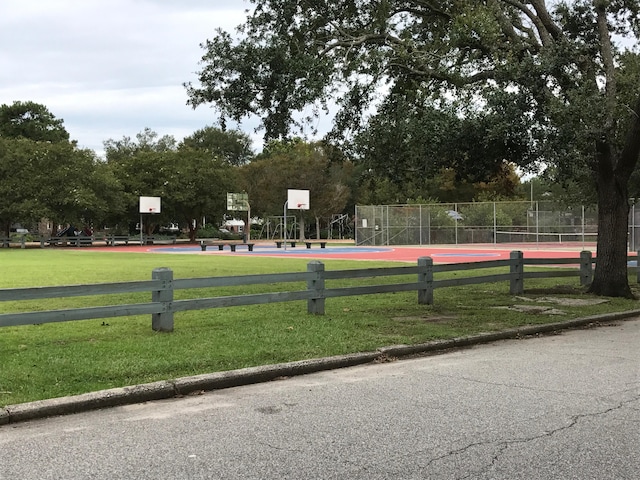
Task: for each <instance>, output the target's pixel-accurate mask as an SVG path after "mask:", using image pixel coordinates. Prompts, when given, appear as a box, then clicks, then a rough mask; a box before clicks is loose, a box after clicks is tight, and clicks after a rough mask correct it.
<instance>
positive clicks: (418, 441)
mask: <svg viewBox="0 0 640 480" xmlns="http://www.w3.org/2000/svg"><path fill="white" fill-rule="evenodd" d="M432 478H433V479H554V480H557V479H580V480H585V479H616V480H621V479H638V478H640V320H638V319H634V320H629V321H624V322H619V323H618V324H616V325H614V326H604V327H600V328H596V329H585V330H575V331H568V332H565V333H563V334H561V335H553V336H546V337H539V338H530V339H524V340H512V341H502V342H496V343H493V344H488V345H481V346H477V347H474V348H470V349H465V350H459V351H455V352H450V353H446V354H443V355H437V356H430V357H422V358H414V359H407V360H399V361H392V362H389V363H381V364H375V365H364V366H359V367H351V368H345V369H340V370H333V371H327V372H322V373H316V374H310V375H306V376H301V377H295V378H289V379H282V380H278V381H273V382H269V383H264V384H256V385H250V386H244V387H236V388H230V389H226V390H219V391H215V392H209V393H204V394H202V395H194V396H188V397H184V398H178V399H171V400H162V401H157V402H149V403H145V404H140V405H129V406H123V407H116V408H111V409H106V410H100V411H93V412H87V413H81V414H77V415H71V416H65V417H56V418H49V419H44V420H35V421H30V422H24V423H17V424H9V425H4V426H0V479H2V480H9V479H11V480H14V479H20V480H28V479H38V480H43V479H65V480H74V479H83V480H85V479H367V480H371V479H432Z"/></svg>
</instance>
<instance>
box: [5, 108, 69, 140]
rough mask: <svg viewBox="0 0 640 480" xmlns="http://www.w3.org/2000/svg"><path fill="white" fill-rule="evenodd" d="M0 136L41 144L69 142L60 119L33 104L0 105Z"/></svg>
mask: <svg viewBox="0 0 640 480" xmlns="http://www.w3.org/2000/svg"><path fill="white" fill-rule="evenodd" d="M0 136H2V137H8V138H28V139H29V140H33V141H41V142H67V141H69V133H68V132H67V131H66V129H65V128H64V125H63V121H62V119H59V118H56V117H55V116H54V115H53V114H52V113H51V112H50V111H49V110H48V109H47V107H45V106H44V105H41V104H39V103H35V102H13V104H11V105H4V104H3V105H0Z"/></svg>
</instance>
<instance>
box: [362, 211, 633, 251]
mask: <svg viewBox="0 0 640 480" xmlns="http://www.w3.org/2000/svg"><path fill="white" fill-rule="evenodd" d="M638 210H639V211H638V215H639V218H638V220H640V209H638ZM630 217H631V220H633V219H635V218H636V216H635V208H632V214H631V215H630ZM637 223H638V222H635V223H633V222H630V225H631V226H632V227H631V228H630V234H631V236H632V237H634V234H635V233H640V231H639V232H635V230H636V228H635V225H636V224H637ZM355 224H356V228H355V230H356V244H357V245H442V244H469V243H485V244H498V243H500V244H503V243H525V242H536V243H559V244H576V243H582V244H587V243H593V242H595V241H596V238H597V232H598V229H597V211H596V210H595V208H588V207H583V206H579V207H575V208H559V207H558V206H557V204H554V203H552V202H474V203H448V204H447V203H438V204H427V205H367V206H360V205H359V206H356V222H355ZM639 228H640V227H639ZM638 242H639V243H640V238H638ZM632 244H634V245H635V241H633V243H632Z"/></svg>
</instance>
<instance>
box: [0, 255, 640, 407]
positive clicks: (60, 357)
mask: <svg viewBox="0 0 640 480" xmlns="http://www.w3.org/2000/svg"><path fill="white" fill-rule="evenodd" d="M319 259H320V260H322V261H323V263H325V268H326V269H327V270H342V269H354V268H357V269H361V268H373V267H391V266H394V265H407V264H406V263H404V264H399V263H398V264H393V263H389V262H368V261H342V260H323V259H322V257H321V256H319ZM308 261H309V260H306V259H287V258H266V257H258V256H255V257H253V256H252V257H249V256H240V255H238V256H221V255H167V254H136V253H117V252H116V253H113V252H100V251H99V250H97V249H85V250H71V249H69V250H48V249H47V250H40V249H37V250H35V249H34V250H18V249H6V250H5V249H0V269H2V275H0V288H17V287H32V286H45V285H77V284H88V283H108V282H121V281H130V280H147V279H150V278H151V272H152V270H153V269H154V268H158V267H169V268H171V269H172V270H173V272H174V278H195V277H210V276H226V275H247V274H261V273H265V274H266V273H275V272H302V271H306V266H307V263H308ZM498 272H504V270H498V269H491V270H484V269H483V270H478V271H475V272H451V273H448V274H443V275H442V276H438V277H437V278H446V277H453V276H462V275H473V274H476V275H487V274H491V273H498ZM415 280H416V279H415V277H414V276H408V277H388V278H362V279H354V280H342V281H327V288H331V287H334V286H336V287H337V286H349V285H364V284H377V283H397V282H399V281H405V282H414V281H415ZM558 285H562V286H563V289H566V288H567V287H569V289H570V291H571V290H573V291H575V292H579V291H580V287H579V282H578V277H577V276H576V277H575V279H574V278H562V279H548V280H527V281H526V282H525V295H526V291H527V290H528V289H534V288H535V289H542V290H543V291H544V289H550V291H553V290H557V288H555V287H556V286H558ZM304 288H305V285H304V284H303V283H283V284H276V283H274V284H267V285H254V286H244V287H227V288H216V289H199V290H185V291H182V290H178V291H176V298H195V297H199V296H202V297H212V296H220V295H235V294H249V293H259V292H275V291H287V290H302V289H304ZM560 296H567V295H566V294H563V295H560ZM569 296H571V295H569ZM573 296H579V294H574V295H573ZM149 300H150V295H149V294H146V293H137V294H129V295H114V296H108V295H105V296H98V297H76V298H67V299H55V300H51V301H39V302H33V301H25V302H3V303H0V311H1V312H2V313H6V312H10V311H29V310H34V309H38V310H49V309H60V308H74V307H84V306H94V305H109V304H118V303H137V302H147V301H149ZM513 303H514V298H513V296H512V295H510V294H509V285H508V282H501V283H496V284H481V285H473V286H466V287H455V288H446V289H440V290H436V291H435V305H432V306H427V305H418V303H417V294H416V293H415V292H407V293H395V294H376V295H363V296H357V297H340V298H329V299H327V301H326V314H325V315H324V316H315V315H309V314H308V313H307V306H306V302H288V303H275V304H267V305H257V306H248V307H234V308H220V309H210V310H199V311H190V312H182V313H179V314H176V316H175V331H174V332H172V333H157V332H154V331H152V329H151V318H150V316H148V315H147V316H135V317H122V318H109V319H104V320H86V321H72V322H64V323H51V324H41V325H28V326H22V327H2V328H0V365H2V368H1V369H0V405H9V404H15V403H22V402H27V401H32V400H40V399H45V398H53V397H59V396H65V395H73V394H79V393H84V392H89V391H95V390H100V389H105V388H112V387H120V386H126V385H134V384H139V383H146V382H152V381H156V380H163V379H171V378H177V377H182V376H188V375H196V374H201V373H208V372H215V371H223V370H231V369H236V368H243V367H249V366H257V365H266V364H273V363H280V362H287V361H294V360H302V359H309V358H318V357H324V356H331V355H338V354H345V353H353V352H361V351H371V350H375V349H376V348H378V347H381V346H386V345H394V344H415V343H422V342H427V341H429V340H434V339H446V338H453V337H459V336H464V335H471V334H474V333H478V332H486V331H497V330H502V329H505V328H511V327H515V326H521V325H527V324H535V323H549V322H556V321H558V320H559V318H562V319H568V318H576V317H579V316H584V315H592V314H598V313H606V312H612V311H623V310H630V309H633V308H637V305H636V302H634V301H630V300H624V299H610V300H609V301H608V302H607V303H604V304H601V305H595V306H587V307H562V310H564V311H565V312H566V315H564V316H562V317H557V316H553V315H536V314H530V313H520V312H513V311H509V310H503V309H499V310H498V309H495V308H493V307H501V306H508V305H512V304H513Z"/></svg>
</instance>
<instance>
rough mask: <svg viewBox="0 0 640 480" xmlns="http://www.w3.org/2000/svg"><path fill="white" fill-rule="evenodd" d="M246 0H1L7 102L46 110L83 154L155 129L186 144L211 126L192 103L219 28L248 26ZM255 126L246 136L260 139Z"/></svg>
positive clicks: (0, 68)
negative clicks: (209, 42) (208, 43)
mask: <svg viewBox="0 0 640 480" xmlns="http://www.w3.org/2000/svg"><path fill="white" fill-rule="evenodd" d="M248 7H250V4H249V3H248V2H246V1H244V0H21V1H17V0H16V1H11V0H0V104H12V103H13V102H14V101H17V100H20V101H34V102H36V103H41V104H43V105H45V106H46V107H47V108H48V109H49V110H50V111H51V113H53V114H54V115H55V116H56V117H57V118H61V119H63V120H64V125H65V127H66V129H67V131H68V132H69V134H70V135H71V138H72V139H75V140H77V141H78V144H79V146H80V147H86V148H91V149H92V150H95V151H96V152H98V153H101V152H102V150H103V145H102V142H103V141H104V140H108V139H121V138H122V137H123V136H128V137H132V138H135V135H136V134H137V133H139V132H141V131H142V130H144V129H145V128H146V127H148V128H151V129H152V130H154V131H156V132H157V133H158V134H159V135H172V136H174V137H175V138H176V139H177V140H178V141H179V140H182V138H184V137H185V136H187V135H190V134H192V133H193V132H194V131H196V130H198V129H200V128H203V127H205V126H206V125H212V124H214V121H215V116H214V112H213V111H212V110H211V109H210V108H209V107H207V106H201V107H198V108H197V109H196V110H193V109H192V108H191V107H189V106H187V105H186V101H187V95H186V91H185V89H184V87H183V86H182V84H183V83H184V82H189V81H196V73H195V72H196V71H198V70H199V69H200V66H199V65H198V62H199V61H200V59H201V57H202V54H203V53H204V50H202V48H200V43H202V42H204V41H205V40H206V39H207V38H212V37H213V35H214V34H215V29H216V28H217V27H222V28H224V29H225V30H227V31H229V32H232V31H233V30H234V28H235V26H237V25H238V24H240V23H242V22H243V20H244V19H245V13H244V12H245V10H246V9H247V8H248ZM253 127H254V125H247V126H246V127H245V128H244V129H245V131H246V132H247V133H248V134H250V135H251V136H252V137H254V138H257V136H256V135H254V133H253V130H252V129H253Z"/></svg>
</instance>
